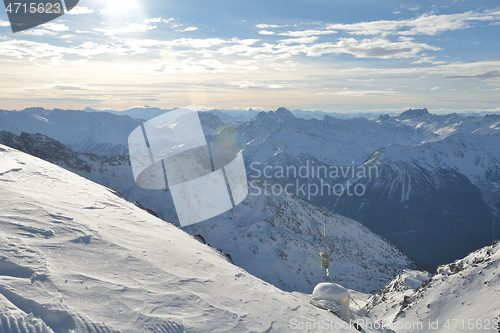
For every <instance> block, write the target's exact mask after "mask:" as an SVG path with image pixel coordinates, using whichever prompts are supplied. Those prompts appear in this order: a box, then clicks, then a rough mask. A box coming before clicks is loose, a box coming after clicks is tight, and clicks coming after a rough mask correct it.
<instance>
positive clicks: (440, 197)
mask: <svg viewBox="0 0 500 333" xmlns="http://www.w3.org/2000/svg"><path fill="white" fill-rule="evenodd" d="M147 110H148V108H142V109H141V112H142V113H143V115H144V113H146V112H147ZM159 110H161V109H158V110H156V109H155V110H154V112H153V113H152V114H153V115H156V114H157V113H158V112H159ZM167 111H168V110H167ZM136 112H138V111H137V110H136ZM245 112H246V113H247V116H248V117H251V116H252V115H253V113H255V114H256V115H255V116H254V117H253V118H251V119H249V120H246V121H244V118H245V117H243V118H241V119H237V118H238V115H242V114H245ZM222 114H225V115H229V116H225V120H224V121H223V120H222V118H224V116H223V115H222ZM200 115H202V121H203V124H204V129H205V132H206V133H207V138H208V140H209V141H228V140H229V141H231V142H236V143H237V144H239V145H240V147H241V149H242V150H243V156H244V158H245V161H246V167H247V173H248V177H249V180H250V181H252V180H253V181H254V183H253V184H254V185H255V186H256V188H257V187H259V186H263V182H264V181H267V182H268V183H269V184H279V185H281V186H282V188H284V187H285V186H286V185H289V184H290V186H288V187H287V189H289V190H291V191H292V192H293V193H294V195H295V196H298V197H301V198H302V199H306V200H307V201H309V202H311V203H313V204H315V205H319V206H323V207H325V208H327V209H329V210H331V211H333V212H335V213H338V214H340V215H343V216H346V217H349V218H352V219H354V220H357V221H359V222H361V223H362V224H364V225H365V226H367V227H368V228H369V229H370V230H372V231H374V232H376V233H378V234H380V235H382V236H383V237H385V238H386V239H388V240H389V241H391V242H392V243H394V244H395V245H397V246H398V247H399V248H401V249H402V250H403V251H405V252H406V253H407V254H409V255H410V256H412V257H413V258H414V259H416V260H418V261H422V262H427V263H429V264H431V265H434V266H436V265H439V264H443V263H447V262H450V261H453V260H455V259H457V258H460V257H463V256H465V255H466V254H467V253H469V252H470V251H474V250H475V249H477V248H479V247H482V246H485V245H487V244H489V243H491V241H492V240H493V239H494V238H496V237H498V234H499V232H500V230H499V228H500V227H499V221H498V215H499V205H500V196H499V192H498V190H497V189H498V186H499V182H498V181H499V175H500V173H499V165H500V162H499V161H500V149H499V148H498V147H500V141H499V140H500V136H499V134H498V133H499V130H500V125H499V124H500V116H499V115H461V114H448V115H434V114H431V113H430V112H429V111H428V110H426V109H416V110H408V111H405V112H403V113H401V114H398V115H393V116H391V115H380V116H379V117H378V118H371V119H366V118H350V119H340V118H335V117H331V116H329V115H324V116H323V117H322V118H321V119H315V117H313V116H311V117H309V118H310V119H304V118H307V117H305V116H304V117H303V118H298V117H296V116H295V115H294V114H293V113H292V112H290V111H288V110H287V109H285V108H280V109H278V110H276V111H269V112H257V111H241V112H240V113H239V114H234V117H233V116H231V114H230V113H223V112H222V111H210V112H201V113H200ZM146 118H147V117H146ZM231 119H233V120H232V121H231ZM235 119H237V120H235ZM141 123H142V121H141V120H139V119H136V118H132V117H130V116H118V115H116V114H110V113H105V112H104V113H103V112H81V111H68V110H66V111H62V110H50V111H49V110H43V109H26V110H24V111H21V112H12V111H2V112H0V128H1V129H3V130H5V131H9V132H13V133H15V134H17V135H21V132H27V133H41V134H45V135H47V136H49V137H51V138H54V139H56V140H58V141H60V142H61V143H63V144H65V145H67V146H68V147H69V148H71V149H73V150H74V151H76V152H80V153H94V154H98V155H106V156H108V158H114V159H119V160H121V161H122V162H123V161H125V160H126V157H125V156H122V157H116V156H115V157H113V155H120V154H123V153H126V152H127V137H128V135H129V134H130V131H131V130H132V129H133V128H135V127H137V126H139V125H140V124H141ZM81 124H83V125H81ZM73 133H76V134H73ZM266 167H269V168H270V169H269V168H268V169H265V168H266ZM280 167H281V168H282V169H286V168H288V169H289V170H292V171H293V170H295V171H298V170H300V168H301V167H302V168H305V167H307V168H309V169H310V170H312V169H313V168H315V169H316V171H318V170H333V169H332V168H335V169H336V170H337V171H338V170H340V171H338V172H337V173H336V174H334V175H332V174H331V173H328V174H327V175H326V177H325V174H324V173H323V174H322V176H321V177H320V176H318V173H316V174H315V175H311V174H309V175H307V177H301V176H300V175H299V176H297V175H296V174H293V173H292V174H288V175H285V176H280V175H279V174H276V171H277V170H278V171H279V168H280ZM101 168H102V170H101V171H102V172H100V174H101V175H96V176H95V177H94V180H97V181H99V183H101V184H103V183H106V182H107V183H109V184H108V185H107V186H110V187H113V188H117V189H120V191H122V192H124V195H128V196H129V197H130V198H131V200H137V201H140V200H142V201H144V203H143V204H145V205H147V204H148V203H149V205H150V206H151V207H152V209H154V210H159V212H158V213H159V214H160V215H162V214H163V215H164V216H163V217H165V218H167V219H169V220H171V221H172V220H175V214H173V213H168V214H167V213H163V212H162V210H165V209H162V208H160V207H162V205H161V204H160V202H163V198H162V199H158V200H156V199H152V198H151V196H154V195H152V194H151V192H149V193H145V192H144V191H141V190H137V189H134V188H133V187H134V184H133V182H131V183H128V180H129V179H130V175H128V176H127V177H129V178H124V179H127V180H126V181H124V180H120V178H121V177H122V175H123V174H126V173H127V172H128V173H130V171H127V170H126V169H127V168H128V166H127V165H126V164H122V167H117V166H116V165H115V166H113V168H108V167H107V166H103V167H101ZM117 168H118V169H120V171H117V170H116V169H117ZM355 169H356V170H373V171H374V172H373V175H370V176H363V175H361V177H359V174H357V173H356V174H354V175H353V174H352V172H351V171H352V170H355ZM264 170H267V171H271V172H270V173H271V175H270V176H269V177H267V176H266V177H265V176H264V174H263V173H262V171H264ZM344 171H347V172H344ZM107 172H111V175H113V174H116V177H110V175H107V174H106V173H107ZM118 174H120V175H118ZM266 175H269V172H267V173H266ZM99 177H101V179H97V178H99ZM105 179H108V180H105ZM322 182H323V183H322ZM347 182H350V184H351V185H352V187H351V189H354V188H356V189H357V190H358V191H357V193H358V194H362V195H359V196H358V195H349V194H348V192H347V191H344V192H340V191H337V192H335V193H334V192H333V190H332V192H331V193H327V194H326V195H325V193H323V195H321V193H314V190H316V189H320V188H324V189H327V190H328V186H330V188H332V189H333V188H335V189H342V188H343V189H347V187H346V184H347ZM325 184H327V185H328V186H326V185H325ZM321 185H323V187H322V186H321ZM356 185H357V187H356ZM335 186H336V187H335ZM304 187H305V188H306V189H307V190H309V189H310V190H312V193H311V191H303V190H301V188H302V189H303V188H304ZM251 188H253V187H251ZM278 189H279V188H278ZM132 193H136V194H132ZM137 193H140V194H137ZM162 195H163V193H160V194H159V196H160V197H162ZM145 197H146V199H142V198H145ZM155 200H156V201H155ZM142 201H141V202H142Z"/></svg>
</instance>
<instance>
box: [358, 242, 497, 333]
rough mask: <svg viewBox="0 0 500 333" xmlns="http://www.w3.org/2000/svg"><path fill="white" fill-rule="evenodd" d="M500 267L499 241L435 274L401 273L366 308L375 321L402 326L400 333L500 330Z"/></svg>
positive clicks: (441, 267) (398, 330)
mask: <svg viewBox="0 0 500 333" xmlns="http://www.w3.org/2000/svg"><path fill="white" fill-rule="evenodd" d="M499 266H500V243H499V242H498V241H496V242H494V243H493V245H491V246H487V247H484V248H482V249H479V250H477V251H474V252H472V253H470V254H469V255H468V256H466V257H465V258H463V259H460V260H457V261H455V262H453V263H452V264H448V265H443V266H440V267H439V268H438V270H437V273H436V274H434V275H432V276H428V275H426V274H424V273H422V272H416V271H406V272H404V273H402V274H401V275H400V276H398V277H396V278H395V279H394V281H392V282H391V283H390V284H389V285H388V286H387V287H385V288H384V289H382V290H381V291H380V292H379V293H378V294H376V295H374V296H373V297H372V298H371V300H370V301H369V303H368V305H367V306H366V307H365V310H366V311H369V316H370V318H371V319H372V320H374V321H384V322H385V323H387V325H388V326H389V327H396V328H398V327H399V328H400V329H396V332H398V333H403V332H474V333H478V332H499V331H500V328H499V327H498V326H497V323H498V322H499V321H500V270H499ZM419 323H420V325H421V327H420V328H417V326H416V325H417V324H419ZM405 327H406V328H405ZM410 327H411V329H410Z"/></svg>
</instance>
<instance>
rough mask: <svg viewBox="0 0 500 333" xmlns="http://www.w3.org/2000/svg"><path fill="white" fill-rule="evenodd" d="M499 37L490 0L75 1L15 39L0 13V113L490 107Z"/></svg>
mask: <svg viewBox="0 0 500 333" xmlns="http://www.w3.org/2000/svg"><path fill="white" fill-rule="evenodd" d="M499 30H500V7H498V4H495V3H493V2H492V1H487V0H482V1H475V2H472V1H470V0H446V1H442V2H441V3H440V4H439V5H436V4H434V3H433V2H431V1H419V2H411V3H405V4H402V3H401V2H398V1H393V0H387V1H383V2H378V3H376V4H375V3H373V2H370V1H364V0H358V1H337V2H336V3H335V4H332V3H331V2H330V1H326V0H315V1H304V0H295V1H292V2H290V1H287V2H285V1H275V2H273V3H264V2H263V1H257V2H252V3H234V2H230V1H217V2H215V3H207V2H204V1H198V0H197V1H190V2H189V3H186V2H161V1H157V0H151V1H142V2H141V1H137V0H127V1H118V0H111V1H105V2H103V1H97V0H82V1H80V3H79V5H78V6H77V7H76V8H75V9H73V10H72V11H70V12H69V13H68V14H67V15H64V16H63V17H61V18H59V19H57V20H54V21H51V22H49V23H46V24H44V25H42V26H39V27H37V28H34V29H30V30H27V31H24V32H21V33H16V34H13V33H12V31H11V29H10V26H9V23H8V19H7V15H6V12H5V11H0V55H1V59H0V70H1V72H2V78H3V79H2V80H1V82H0V101H1V105H0V108H1V109H24V108H25V107H35V106H42V107H44V108H48V109H51V108H62V109H84V108H85V107H92V108H94V109H103V108H110V109H113V110H125V109H128V108H131V107H134V106H137V105H144V104H148V105H151V106H155V107H160V108H173V107H181V106H185V105H189V104H196V105H199V106H202V107H205V108H221V109H238V108H241V109H246V108H250V107H251V108H255V109H259V110H260V109H267V110H269V109H277V108H278V107H280V106H285V107H287V108H288V109H290V110H293V109H296V108H298V109H309V110H322V111H326V112H342V113H349V112H370V111H380V110H383V111H384V112H390V111H393V112H402V111H404V110H407V109H408V108H423V107H425V108H428V109H429V111H430V112H433V113H440V112H471V111H490V112H494V111H500V106H499V105H500V103H499V101H500V98H499V97H500V58H499V57H498V54H499V51H500V46H499V42H498V39H497V38H496V37H495V36H498V34H499Z"/></svg>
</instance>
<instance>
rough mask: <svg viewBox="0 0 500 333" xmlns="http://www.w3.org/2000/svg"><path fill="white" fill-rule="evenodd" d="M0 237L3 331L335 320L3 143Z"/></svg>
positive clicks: (113, 330) (274, 327)
mask: <svg viewBox="0 0 500 333" xmlns="http://www.w3.org/2000/svg"><path fill="white" fill-rule="evenodd" d="M0 230H2V234H1V235H0V320H1V321H0V332H4V333H7V332H8V333H10V332H16V333H17V332H23V333H26V332H30V333H31V332H50V333H52V332H54V333H70V332H75V333H76V332H78V333H85V332H91V333H108V332H109V333H117V332H123V333H125V332H127V333H129V332H141V333H142V332H165V333H178V332H209V331H217V332H265V331H266V332H270V331H273V332H289V327H288V326H289V323H290V321H291V320H292V319H294V320H298V321H299V322H321V321H322V320H324V319H325V320H329V321H332V322H333V323H335V322H340V319H339V318H338V317H336V316H334V315H332V314H330V313H328V312H322V311H321V310H319V309H316V308H314V307H312V306H311V305H309V304H308V303H307V302H304V301H302V300H298V299H297V298H295V297H293V296H291V295H290V294H288V293H285V292H283V291H281V290H279V289H277V288H275V287H273V286H271V285H269V284H268V283H265V282H263V281H261V280H259V279H258V278H255V277H254V276H252V275H250V274H249V273H247V272H246V271H244V270H243V269H241V268H239V267H237V266H235V265H232V264H230V263H229V262H228V261H227V260H226V259H225V258H224V257H223V256H222V255H221V254H220V253H219V252H217V251H215V250H214V249H213V248H211V247H209V246H207V245H203V244H201V243H200V242H198V241H197V240H195V239H194V238H193V237H192V236H189V235H188V234H186V233H185V232H183V231H181V230H179V229H178V228H177V227H176V226H174V225H172V224H169V223H166V222H164V221H162V220H160V219H158V218H156V217H154V216H152V215H151V214H149V213H147V212H146V211H144V210H142V209H139V208H137V207H136V206H135V205H134V204H132V203H129V202H127V201H125V200H123V199H121V198H120V197H118V196H117V195H115V193H113V192H112V191H111V190H109V189H107V188H105V187H102V186H100V185H97V184H95V183H93V182H91V181H88V180H86V179H84V178H81V177H80V176H77V175H75V174H73V173H70V172H68V171H66V170H64V169H62V168H60V167H57V166H54V165H52V164H50V163H47V162H45V161H42V160H40V159H38V158H35V157H32V156H29V155H27V154H25V153H21V152H18V151H16V150H14V149H12V148H7V147H5V146H2V145H0ZM332 332H347V330H343V329H338V330H332Z"/></svg>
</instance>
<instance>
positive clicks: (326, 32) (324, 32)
mask: <svg viewBox="0 0 500 333" xmlns="http://www.w3.org/2000/svg"><path fill="white" fill-rule="evenodd" d="M336 33H337V32H336V31H334V30H302V31H287V32H283V33H281V34H280V35H282V36H290V37H309V36H318V35H330V34H336Z"/></svg>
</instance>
